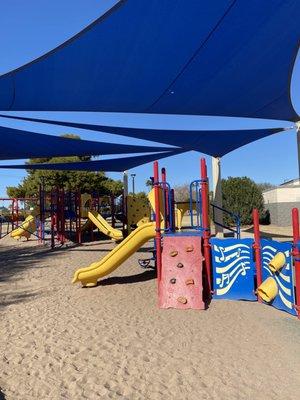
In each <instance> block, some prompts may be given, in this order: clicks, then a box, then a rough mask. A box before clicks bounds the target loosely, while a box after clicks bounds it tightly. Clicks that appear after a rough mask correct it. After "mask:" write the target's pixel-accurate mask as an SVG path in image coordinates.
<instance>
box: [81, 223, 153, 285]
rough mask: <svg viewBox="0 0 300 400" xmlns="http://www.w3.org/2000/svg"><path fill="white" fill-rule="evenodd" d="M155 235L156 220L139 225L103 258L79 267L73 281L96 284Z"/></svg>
mask: <svg viewBox="0 0 300 400" xmlns="http://www.w3.org/2000/svg"><path fill="white" fill-rule="evenodd" d="M154 237H155V222H148V223H146V224H143V225H141V226H139V227H138V228H137V229H135V230H134V231H133V232H132V233H131V234H130V235H129V236H127V238H126V239H124V240H123V242H121V243H120V244H119V245H118V246H116V247H115V248H114V249H113V250H112V251H111V252H110V253H109V254H107V256H105V257H104V258H103V259H102V260H100V261H98V262H94V263H92V264H91V265H90V266H89V267H86V268H80V269H78V270H77V271H76V272H75V274H74V278H73V283H75V282H81V283H82V285H83V286H86V287H91V286H96V285H97V281H98V279H100V278H103V277H104V276H105V275H108V274H110V273H111V272H113V271H114V270H115V269H117V268H118V267H119V266H120V265H121V264H122V263H123V262H124V261H126V260H127V258H129V257H130V256H131V255H132V254H133V253H135V252H136V251H137V250H138V249H139V248H140V247H141V246H143V245H144V244H145V243H147V242H148V240H150V239H153V238H154Z"/></svg>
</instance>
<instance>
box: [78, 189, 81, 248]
mask: <svg viewBox="0 0 300 400" xmlns="http://www.w3.org/2000/svg"><path fill="white" fill-rule="evenodd" d="M77 202H78V204H77V205H78V243H79V244H81V243H82V237H81V192H80V191H79V192H78V198H77Z"/></svg>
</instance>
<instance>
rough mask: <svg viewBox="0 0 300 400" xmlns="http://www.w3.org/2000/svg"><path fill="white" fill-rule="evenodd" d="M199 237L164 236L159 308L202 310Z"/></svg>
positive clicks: (201, 261)
mask: <svg viewBox="0 0 300 400" xmlns="http://www.w3.org/2000/svg"><path fill="white" fill-rule="evenodd" d="M201 240H202V238H201V237H200V236H183V235H180V236H177V237H176V236H164V239H163V252H162V274H161V281H160V283H159V307H160V308H179V309H188V308H193V309H197V310H203V309H204V308H205V305H204V302H203V294H202V292H203V289H202V264H203V257H202V253H201Z"/></svg>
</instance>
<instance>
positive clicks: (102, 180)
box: [6, 134, 123, 197]
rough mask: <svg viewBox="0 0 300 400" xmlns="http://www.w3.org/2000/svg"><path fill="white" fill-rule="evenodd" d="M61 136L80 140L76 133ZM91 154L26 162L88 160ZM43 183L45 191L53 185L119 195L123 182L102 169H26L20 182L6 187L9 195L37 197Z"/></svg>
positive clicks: (82, 191) (67, 188)
mask: <svg viewBox="0 0 300 400" xmlns="http://www.w3.org/2000/svg"><path fill="white" fill-rule="evenodd" d="M62 136H63V137H67V138H71V139H77V140H80V137H79V136H77V135H71V134H66V135H62ZM91 158H92V157H91V156H83V157H81V156H80V157H78V156H73V157H52V158H35V159H30V160H29V161H28V164H40V163H45V162H50V163H63V162H78V161H89V160H91ZM41 183H43V184H44V188H45V190H46V191H50V190H51V189H52V188H54V187H59V188H64V189H66V190H80V191H81V193H84V192H99V193H101V194H110V193H111V194H114V195H116V196H117V195H120V194H121V193H122V189H123V184H122V182H121V181H119V180H118V181H115V180H113V179H110V178H108V177H107V176H105V173H104V172H102V171H99V172H89V171H46V170H44V171H43V170H27V176H26V177H25V178H24V179H23V180H22V182H21V183H20V184H19V185H18V186H16V187H14V186H9V187H7V188H6V191H7V194H8V196H10V197H37V196H38V193H39V186H40V184H41Z"/></svg>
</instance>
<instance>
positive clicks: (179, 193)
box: [174, 183, 190, 201]
mask: <svg viewBox="0 0 300 400" xmlns="http://www.w3.org/2000/svg"><path fill="white" fill-rule="evenodd" d="M174 193H175V200H176V201H190V185H189V184H188V183H185V184H183V185H177V186H175V187H174Z"/></svg>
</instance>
